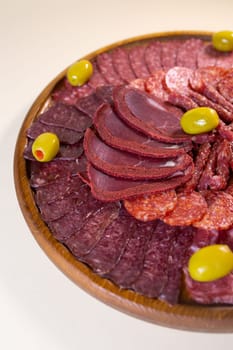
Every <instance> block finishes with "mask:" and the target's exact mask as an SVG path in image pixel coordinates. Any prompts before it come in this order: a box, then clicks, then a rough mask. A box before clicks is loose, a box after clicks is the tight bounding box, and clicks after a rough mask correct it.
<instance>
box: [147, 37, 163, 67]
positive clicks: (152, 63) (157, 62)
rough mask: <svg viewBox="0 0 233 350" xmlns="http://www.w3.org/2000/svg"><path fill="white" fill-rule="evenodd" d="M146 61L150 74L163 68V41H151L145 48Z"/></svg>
mask: <svg viewBox="0 0 233 350" xmlns="http://www.w3.org/2000/svg"><path fill="white" fill-rule="evenodd" d="M144 57H145V62H146V65H147V68H148V70H149V72H150V74H154V72H155V71H157V70H158V69H161V43H160V42H159V41H151V42H150V43H149V44H148V45H147V46H146V49H145V53H144Z"/></svg>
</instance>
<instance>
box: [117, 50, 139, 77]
mask: <svg viewBox="0 0 233 350" xmlns="http://www.w3.org/2000/svg"><path fill="white" fill-rule="evenodd" d="M112 62H113V65H114V68H115V71H116V72H117V73H118V74H119V76H120V77H121V79H122V80H123V81H125V82H127V83H130V82H131V81H132V80H134V79H135V78H136V75H135V73H134V71H133V69H132V68H131V65H130V62H129V56H128V52H127V50H126V49H125V48H123V47H118V48H116V49H114V50H113V51H112Z"/></svg>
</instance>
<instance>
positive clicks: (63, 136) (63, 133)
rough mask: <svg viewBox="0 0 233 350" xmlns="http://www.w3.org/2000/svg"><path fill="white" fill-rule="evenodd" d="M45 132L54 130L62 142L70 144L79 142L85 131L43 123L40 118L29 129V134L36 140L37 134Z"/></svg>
mask: <svg viewBox="0 0 233 350" xmlns="http://www.w3.org/2000/svg"><path fill="white" fill-rule="evenodd" d="M44 132H52V133H54V134H56V135H57V137H58V138H59V140H60V142H62V143H67V144H70V145H72V144H75V143H78V142H79V141H80V140H81V139H82V137H83V132H79V131H75V130H70V129H66V128H65V127H58V126H53V125H46V124H44V123H41V122H40V121H39V120H36V121H35V122H34V123H33V124H32V125H31V126H30V128H29V129H28V130H27V136H28V137H29V138H30V139H33V140H34V139H36V138H37V136H39V135H40V134H42V133H44Z"/></svg>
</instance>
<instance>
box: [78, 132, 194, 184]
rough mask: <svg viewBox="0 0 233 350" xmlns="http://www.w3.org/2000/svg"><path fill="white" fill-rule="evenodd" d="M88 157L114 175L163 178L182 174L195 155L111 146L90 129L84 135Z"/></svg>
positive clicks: (96, 165) (135, 178)
mask: <svg viewBox="0 0 233 350" xmlns="http://www.w3.org/2000/svg"><path fill="white" fill-rule="evenodd" d="M84 150H85V154H86V157H87V159H88V160H89V161H90V162H91V163H92V164H93V165H94V166H95V167H96V168H98V169H100V170H101V171H103V172H105V173H107V174H109V175H111V176H115V177H122V178H126V179H127V178H128V179H133V180H137V179H163V178H168V177H171V176H177V175H182V174H183V173H184V171H185V169H186V168H187V167H188V166H189V165H190V164H191V163H192V158H191V157H190V156H189V155H187V154H184V155H180V156H179V157H176V158H171V157H169V158H148V157H141V156H138V155H136V154H132V153H129V152H125V151H120V150H119V149H116V148H113V147H110V146H108V145H107V144H106V143H104V142H103V141H102V140H101V139H100V138H99V137H98V136H97V135H96V134H95V133H94V132H93V131H92V130H91V129H87V130H86V133H85V137H84Z"/></svg>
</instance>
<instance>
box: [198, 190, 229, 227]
mask: <svg viewBox="0 0 233 350" xmlns="http://www.w3.org/2000/svg"><path fill="white" fill-rule="evenodd" d="M206 198H207V199H206V200H207V203H208V209H207V212H206V214H205V215H204V216H203V218H202V219H201V220H200V221H197V222H195V223H194V224H193V225H194V226H195V227H198V228H203V229H206V230H213V229H215V230H227V229H229V228H230V227H231V226H232V224H233V197H232V196H231V195H230V194H229V193H226V192H223V191H217V192H216V193H214V192H213V193H212V194H211V196H210V197H209V198H208V197H206Z"/></svg>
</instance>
